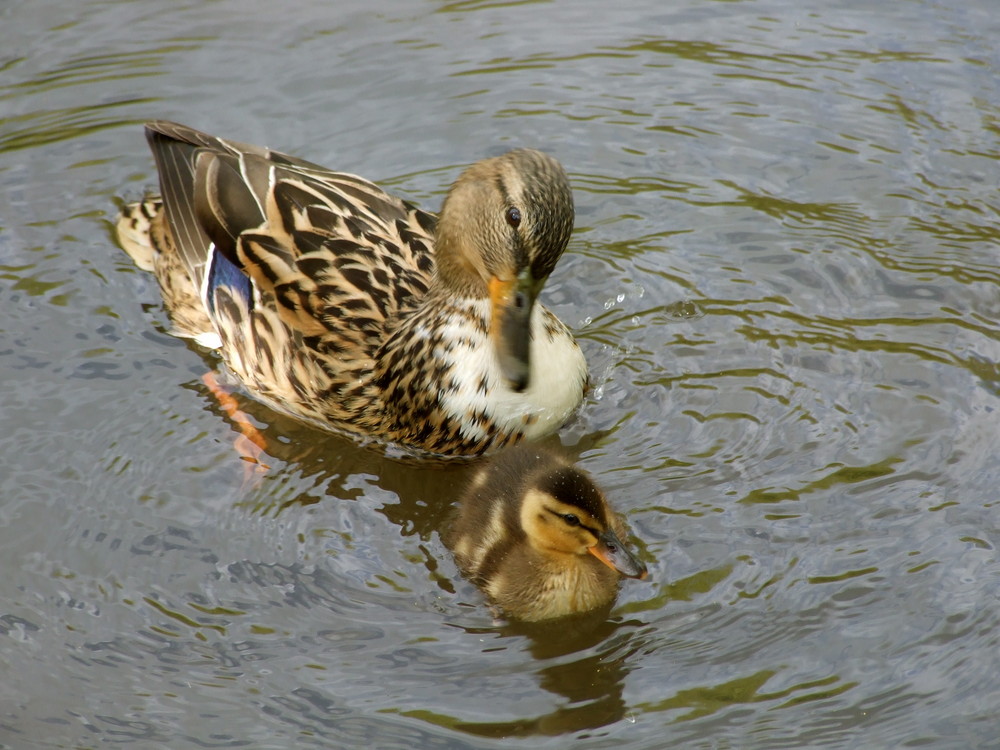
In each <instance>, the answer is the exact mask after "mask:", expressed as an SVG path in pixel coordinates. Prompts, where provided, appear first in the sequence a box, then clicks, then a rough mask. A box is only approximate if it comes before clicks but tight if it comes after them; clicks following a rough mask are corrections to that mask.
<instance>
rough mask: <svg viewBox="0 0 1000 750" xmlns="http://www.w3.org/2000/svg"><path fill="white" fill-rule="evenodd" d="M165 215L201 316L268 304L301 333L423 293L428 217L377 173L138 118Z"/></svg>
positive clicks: (362, 322) (363, 324) (429, 268)
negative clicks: (228, 301)
mask: <svg viewBox="0 0 1000 750" xmlns="http://www.w3.org/2000/svg"><path fill="white" fill-rule="evenodd" d="M146 134H147V139H148V140H149V144H150V148H151V149H152V151H153V154H154V157H155V159H156V163H157V167H158V169H159V173H160V185H161V189H162V197H163V203H164V210H165V215H166V218H167V224H168V226H169V228H170V232H171V234H172V240H173V246H174V249H175V251H176V252H177V253H178V254H179V255H180V257H181V258H182V259H183V263H184V266H185V267H186V268H187V271H188V274H189V275H190V277H191V279H192V281H193V282H194V284H195V285H196V287H197V288H198V289H200V290H201V296H202V300H203V304H204V306H205V309H206V312H208V314H209V316H210V317H212V316H217V315H221V310H220V306H219V305H218V304H217V302H218V301H219V299H221V298H222V297H227V298H233V299H236V300H238V301H239V303H240V304H238V305H237V306H236V307H235V308H234V307H233V306H232V305H225V307H226V309H227V310H231V309H243V310H252V309H253V308H254V306H255V305H257V304H261V303H264V304H267V305H270V306H273V307H274V308H275V310H276V312H278V314H279V316H280V317H281V319H282V320H283V321H284V322H285V323H286V324H288V325H289V326H290V327H291V328H292V329H293V330H297V331H298V332H300V333H301V334H302V335H304V336H316V335H322V334H325V333H328V332H330V331H338V330H341V331H342V330H343V328H344V319H345V318H347V319H349V320H350V321H351V322H352V323H353V324H354V326H353V327H354V328H355V329H356V330H357V331H358V332H359V333H360V332H361V331H362V329H367V333H368V334H369V335H370V334H371V333H373V332H374V331H372V330H371V328H372V327H373V326H374V327H381V325H382V324H383V323H384V321H385V320H386V319H387V318H388V317H390V316H392V315H394V314H395V313H396V312H397V311H398V310H399V309H400V308H401V307H403V306H405V305H406V304H408V303H409V302H411V301H412V299H413V298H414V297H419V296H421V295H422V294H423V293H424V292H425V291H426V289H427V286H428V284H429V282H430V277H431V274H432V272H433V241H434V226H435V222H436V218H435V217H434V216H433V215H432V214H429V213H427V212H424V211H421V210H419V209H417V208H415V207H414V206H412V205H410V204H408V203H406V202H404V201H402V200H400V199H399V198H397V197H395V196H392V195H389V194H388V193H386V192H385V191H383V190H382V189H381V188H379V187H378V186H376V185H374V184H373V183H371V182H369V181H367V180H364V179H362V178H360V177H356V176H354V175H350V174H345V173H340V172H333V171H331V170H328V169H325V168H323V167H320V166H318V165H316V164H312V163H310V162H308V161H305V160H302V159H297V158H295V157H292V156H288V155H286V154H283V153H280V152H277V151H272V150H271V149H267V148H261V147H257V146H251V145H247V144H243V143H238V142H235V141H229V140H225V139H222V138H217V137H215V136H211V135H207V134H205V133H202V132H200V131H197V130H194V129H193V128H189V127H186V126H183V125H178V124H176V123H171V122H162V121H158V122H153V123H149V124H148V125H147V126H146Z"/></svg>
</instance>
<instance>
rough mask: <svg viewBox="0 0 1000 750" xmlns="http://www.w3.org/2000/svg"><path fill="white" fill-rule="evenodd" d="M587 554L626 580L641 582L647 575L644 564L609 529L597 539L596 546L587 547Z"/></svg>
mask: <svg viewBox="0 0 1000 750" xmlns="http://www.w3.org/2000/svg"><path fill="white" fill-rule="evenodd" d="M587 552H589V553H590V554H592V555H593V556H594V557H596V558H597V559H598V560H600V561H601V562H602V563H604V564H605V565H607V566H608V567H609V568H611V569H612V570H617V571H618V572H619V573H621V574H622V575H623V576H625V577H626V578H638V579H639V580H640V581H641V580H643V579H644V578H645V577H646V576H647V575H649V571H648V570H646V564H645V563H643V562H642V561H641V560H640V559H639V558H637V557H636V556H635V555H634V554H633V553H632V550H630V549H629V548H628V547H626V546H625V545H624V544H623V543H622V541H621V539H619V538H618V535H617V534H615V532H613V531H612V530H611V529H608V530H607V531H605V532H604V533H603V534H601V535H600V536H599V537H598V538H597V544H595V545H594V546H593V547H588V548H587Z"/></svg>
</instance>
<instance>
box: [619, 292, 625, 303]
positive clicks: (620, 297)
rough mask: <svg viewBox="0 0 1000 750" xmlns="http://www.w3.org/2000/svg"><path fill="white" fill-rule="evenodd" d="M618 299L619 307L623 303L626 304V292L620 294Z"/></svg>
mask: <svg viewBox="0 0 1000 750" xmlns="http://www.w3.org/2000/svg"><path fill="white" fill-rule="evenodd" d="M617 299H618V304H619V305H620V304H621V303H622V302H624V301H625V294H624V292H623V293H621V294H619V295H618V297H617Z"/></svg>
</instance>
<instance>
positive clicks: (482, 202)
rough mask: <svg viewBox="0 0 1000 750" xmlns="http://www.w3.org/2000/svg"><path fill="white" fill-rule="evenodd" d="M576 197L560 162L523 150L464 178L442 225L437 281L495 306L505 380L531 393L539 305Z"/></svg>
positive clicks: (455, 188)
mask: <svg viewBox="0 0 1000 750" xmlns="http://www.w3.org/2000/svg"><path fill="white" fill-rule="evenodd" d="M573 215H574V214H573V192H572V191H571V190H570V186H569V178H567V176H566V172H565V171H564V170H563V168H562V166H561V165H560V164H559V162H558V161H556V160H555V159H553V158H552V157H551V156H548V155H547V154H543V153H541V152H540V151H535V150H532V149H517V150H515V151H510V152H508V153H506V154H504V155H503V156H498V157H495V158H492V159H485V160H483V161H480V162H477V163H476V164H473V165H472V166H471V167H469V168H468V169H466V170H465V172H463V173H462V175H461V176H460V177H459V178H458V180H457V181H456V182H455V184H454V185H452V187H451V190H450V191H449V192H448V196H447V197H446V198H445V201H444V205H443V206H442V207H441V215H440V217H439V218H438V224H437V242H436V251H435V252H436V263H437V281H438V283H439V284H441V285H443V286H445V287H446V288H448V289H449V290H450V291H452V292H455V293H458V294H461V295H463V296H474V297H479V298H485V297H487V296H488V297H489V298H490V300H491V312H492V314H491V319H490V326H491V331H490V332H491V335H492V338H493V341H494V346H495V347H496V351H497V356H498V358H499V361H500V367H501V369H502V371H503V374H504V377H505V378H506V379H507V381H508V383H509V385H510V387H511V388H513V389H514V390H515V391H523V390H524V389H525V388H526V387H527V386H528V374H529V367H530V362H529V343H530V336H529V330H530V328H529V326H530V322H531V312H532V309H533V307H534V304H535V299H536V298H537V296H538V293H539V292H540V291H541V288H542V286H543V285H544V284H545V281H546V279H548V277H549V274H551V273H552V270H553V269H554V268H555V265H556V262H557V261H558V260H559V258H560V256H561V255H562V254H563V251H564V250H565V249H566V245H567V244H568V243H569V237H570V233H571V232H572V231H573Z"/></svg>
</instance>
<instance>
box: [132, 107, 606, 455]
mask: <svg viewBox="0 0 1000 750" xmlns="http://www.w3.org/2000/svg"><path fill="white" fill-rule="evenodd" d="M146 136H147V139H148V141H149V145H150V148H151V149H152V151H153V155H154V157H155V159H156V164H157V167H158V168H159V175H160V188H161V193H162V197H160V196H154V197H150V198H147V199H146V200H144V201H142V202H139V203H134V204H130V205H128V206H126V207H125V209H124V210H123V212H122V215H121V217H120V219H119V221H118V236H119V240H120V242H121V243H122V246H123V247H124V248H125V250H126V251H127V252H128V253H129V255H131V256H132V258H133V259H134V260H135V262H136V264H137V265H138V266H139V267H141V268H143V269H145V270H149V271H153V272H154V273H155V274H156V278H157V281H158V282H159V284H160V288H161V290H162V292H163V298H164V302H165V304H166V306H167V308H168V310H169V312H170V317H171V320H172V322H173V330H174V333H176V334H177V335H179V336H186V337H189V338H192V339H194V340H196V341H197V342H198V343H200V344H202V345H203V346H206V347H208V348H210V349H216V350H218V352H219V353H220V354H221V356H222V358H223V359H224V360H225V361H226V363H227V364H228V365H229V368H230V369H231V370H232V371H233V372H234V373H235V374H236V375H237V376H238V377H239V378H240V380H242V381H243V383H244V384H245V385H246V386H247V388H248V389H249V390H250V391H251V392H252V393H253V394H254V395H256V396H257V397H259V398H260V399H261V400H263V401H264V402H266V403H267V404H269V405H270V406H272V407H274V408H276V409H279V410H282V411H284V412H287V413H290V414H292V415H294V416H296V417H299V418H300V419H303V420H306V421H308V422H310V423H312V424H314V425H318V426H320V427H323V428H327V429H332V430H337V431H348V432H352V433H355V434H356V435H360V436H363V437H372V438H375V439H378V440H381V441H388V442H394V443H397V444H400V445H403V446H406V447H409V448H413V449H417V450H420V451H428V452H431V453H437V454H450V455H456V454H457V455H473V454H479V453H484V452H486V451H488V450H490V449H493V448H499V447H501V446H503V445H506V444H509V443H513V442H517V441H518V440H520V439H522V438H526V439H529V440H530V439H537V438H540V437H543V436H545V435H548V434H550V433H552V432H554V431H555V430H557V429H558V428H559V427H560V426H561V425H562V424H563V422H564V421H565V420H566V419H567V418H568V417H569V416H570V415H571V414H572V413H573V411H574V410H575V409H576V408H577V406H579V404H580V402H581V401H582V399H583V394H584V390H585V389H586V386H587V368H586V363H585V362H584V358H583V354H582V353H581V351H580V348H579V347H578V346H577V344H576V342H575V341H574V339H573V336H572V334H571V333H570V332H569V330H568V329H567V328H566V326H565V325H563V324H562V322H560V320H559V319H558V318H556V316H555V315H553V314H552V313H551V312H549V311H548V310H547V309H545V307H543V306H542V305H541V304H540V303H537V302H536V298H537V296H538V293H539V292H540V291H541V289H542V286H543V285H544V283H545V281H546V279H548V277H549V274H551V273H552V271H553V269H554V268H555V265H556V262H557V261H558V260H559V258H560V256H561V255H562V253H563V251H564V250H565V249H566V244H567V242H568V241H569V237H570V233H571V232H572V229H573V215H574V214H573V194H572V191H571V190H570V185H569V180H568V179H567V177H566V173H565V172H564V171H563V169H562V167H561V166H560V165H559V163H558V162H557V161H556V160H555V159H553V158H552V157H551V156H547V155H545V154H543V153H540V152H538V151H534V150H531V149H518V150H515V151H511V152H509V153H507V154H504V155H503V156H498V157H495V158H492V159H485V160H483V161H480V162H477V163H476V164H474V165H472V166H471V167H469V168H468V169H466V170H465V172H463V173H462V175H461V176H460V177H459V178H458V180H457V181H456V182H455V184H454V185H453V186H452V187H451V189H450V191H449V192H448V196H447V197H446V199H445V201H444V204H443V206H442V208H441V212H440V214H439V215H434V214H432V213H429V212H427V211H423V210H421V209H419V208H417V207H416V206H414V205H412V204H410V203H408V202H406V201H403V200H401V199H399V198H397V197H396V196H393V195H390V194H388V193H386V192H385V191H383V190H382V189H381V188H379V187H378V186H376V185H374V184H372V183H371V182H369V181H367V180H364V179H362V178H360V177H357V176H354V175H351V174H345V173H342V172H334V171H332V170H329V169H326V168H324V167H320V166H317V165H315V164H311V163H310V162H307V161H303V160H301V159H297V158H295V157H292V156H287V155H285V154H281V153H279V152H277V151H272V150H270V149H267V148H260V147H257V146H250V145H246V144H243V143H237V142H235V141H230V140H225V139H222V138H217V137H215V136H212V135H208V134H206V133H202V132H199V131H197V130H194V129H193V128H188V127H185V126H183V125H178V124H176V123H171V122H151V123H149V124H147V125H146Z"/></svg>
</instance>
